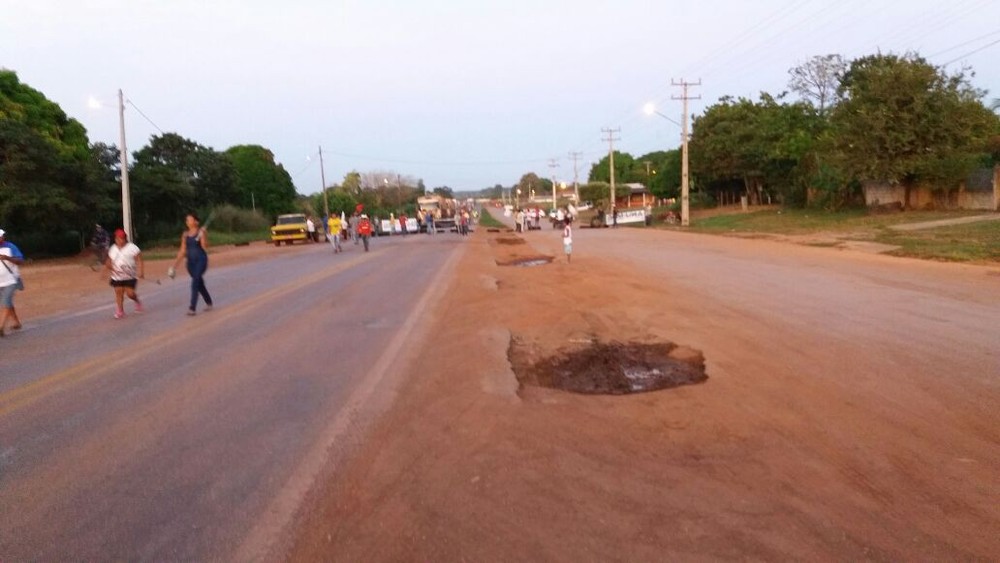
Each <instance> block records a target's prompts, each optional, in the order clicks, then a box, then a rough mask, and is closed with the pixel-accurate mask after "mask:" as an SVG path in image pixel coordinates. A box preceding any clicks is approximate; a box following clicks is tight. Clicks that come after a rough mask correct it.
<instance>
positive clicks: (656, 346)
mask: <svg viewBox="0 0 1000 563" xmlns="http://www.w3.org/2000/svg"><path fill="white" fill-rule="evenodd" d="M507 356H508V359H509V360H510V363H511V368H512V369H513V371H514V374H515V375H516V376H517V379H518V381H519V382H520V383H521V385H535V386H539V387H549V388H552V389H562V390H564V391H571V392H573V393H584V394H592V395H597V394H600V395H626V394H629V393H645V392H648V391H658V390H661V389H670V388H673V387H679V386H681V385H692V384H696V383H703V382H704V381H706V380H707V379H708V375H706V374H705V358H704V356H702V354H701V352H699V351H698V350H694V349H692V348H688V347H685V346H678V345H676V344H674V343H672V342H658V343H653V344H643V343H621V342H592V343H590V344H589V345H586V346H583V347H575V348H573V349H568V350H560V351H558V352H556V353H555V354H553V355H550V356H546V357H538V354H537V353H536V352H535V351H534V350H532V349H531V348H530V347H529V346H527V345H526V344H524V343H523V342H521V341H519V340H518V339H516V338H515V339H511V344H510V349H509V350H508V354H507Z"/></svg>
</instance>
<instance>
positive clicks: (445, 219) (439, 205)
mask: <svg viewBox="0 0 1000 563" xmlns="http://www.w3.org/2000/svg"><path fill="white" fill-rule="evenodd" d="M456 207H457V206H456V205H455V200H454V199H451V198H447V197H444V196H442V195H437V194H434V195H425V196H420V197H418V198H417V208H418V209H419V210H420V216H421V217H425V216H426V215H427V213H428V212H430V214H431V215H433V216H434V230H436V231H445V232H448V231H450V230H452V229H455V230H457V226H456V225H455V209H456Z"/></svg>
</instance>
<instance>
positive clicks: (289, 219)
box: [271, 213, 309, 246]
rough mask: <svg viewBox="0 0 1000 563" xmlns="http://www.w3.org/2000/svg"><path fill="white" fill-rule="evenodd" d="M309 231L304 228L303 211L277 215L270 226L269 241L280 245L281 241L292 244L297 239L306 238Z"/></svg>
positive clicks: (304, 218)
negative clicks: (275, 220)
mask: <svg viewBox="0 0 1000 563" xmlns="http://www.w3.org/2000/svg"><path fill="white" fill-rule="evenodd" d="M308 238H309V233H308V232H307V229H306V216H305V214H304V213H288V214H285V215H278V220H277V222H276V223H275V225H274V226H273V227H271V242H273V243H274V246H281V243H282V242H284V243H285V244H292V243H293V242H295V241H297V240H302V241H304V240H308Z"/></svg>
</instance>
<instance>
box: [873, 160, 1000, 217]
mask: <svg viewBox="0 0 1000 563" xmlns="http://www.w3.org/2000/svg"><path fill="white" fill-rule="evenodd" d="M992 172H993V174H992V176H993V180H992V186H991V185H981V186H976V189H966V187H965V186H964V185H963V186H962V187H960V188H959V189H958V190H952V191H950V192H947V193H945V192H940V191H939V192H935V191H933V190H932V189H931V188H930V187H928V186H916V187H914V188H913V189H912V190H911V191H910V206H912V207H913V208H914V209H922V208H924V207H928V206H933V207H935V208H939V209H988V210H991V211H1000V166H997V167H995V168H994V169H993V171H992ZM864 191H865V204H866V205H868V206H872V205H885V204H887V203H895V202H898V203H903V202H904V201H906V190H905V189H904V188H903V186H900V185H895V186H890V185H887V184H878V183H874V182H871V183H868V184H865V186H864Z"/></svg>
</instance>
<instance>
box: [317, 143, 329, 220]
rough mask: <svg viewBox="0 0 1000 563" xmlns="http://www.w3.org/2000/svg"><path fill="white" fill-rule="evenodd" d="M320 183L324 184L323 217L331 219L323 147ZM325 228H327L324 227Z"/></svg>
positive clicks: (320, 156)
mask: <svg viewBox="0 0 1000 563" xmlns="http://www.w3.org/2000/svg"><path fill="white" fill-rule="evenodd" d="M319 181H320V182H323V215H324V216H325V217H326V219H327V220H329V219H330V202H329V201H327V199H326V171H325V170H324V169H323V147H322V146H321V147H320V148H319ZM324 228H326V227H325V226H324Z"/></svg>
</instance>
